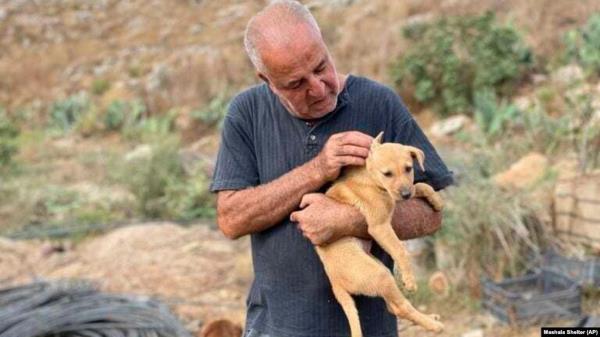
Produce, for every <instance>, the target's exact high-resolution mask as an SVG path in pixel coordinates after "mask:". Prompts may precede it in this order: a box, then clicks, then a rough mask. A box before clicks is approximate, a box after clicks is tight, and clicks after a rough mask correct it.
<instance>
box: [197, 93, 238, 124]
mask: <svg viewBox="0 0 600 337" xmlns="http://www.w3.org/2000/svg"><path fill="white" fill-rule="evenodd" d="M228 101H229V98H228V97H227V96H226V95H225V94H220V95H218V96H216V97H214V98H213V99H211V100H210V102H209V103H208V105H207V106H205V107H204V108H203V109H199V110H193V111H192V112H191V113H190V115H191V116H192V118H195V119H197V120H199V121H200V122H202V123H203V124H205V125H208V126H215V125H216V126H218V127H221V123H222V122H223V118H225V114H226V113H227V105H228Z"/></svg>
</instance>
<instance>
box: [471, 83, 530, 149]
mask: <svg viewBox="0 0 600 337" xmlns="http://www.w3.org/2000/svg"><path fill="white" fill-rule="evenodd" d="M473 104H474V117H475V122H476V123H477V125H478V127H479V129H480V130H481V131H482V132H483V135H484V136H485V137H486V139H487V140H493V139H494V138H495V137H497V136H499V135H500V133H501V132H502V131H504V130H505V128H506V126H507V125H508V124H509V123H510V122H511V121H513V120H514V119H515V118H516V117H517V116H518V115H519V114H520V112H519V110H518V109H517V107H516V106H515V105H512V104H507V103H506V102H505V101H502V102H500V103H498V99H497V97H496V94H495V93H494V92H493V91H491V90H481V91H478V92H476V93H475V98H474V102H473Z"/></svg>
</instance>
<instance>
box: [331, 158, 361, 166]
mask: <svg viewBox="0 0 600 337" xmlns="http://www.w3.org/2000/svg"><path fill="white" fill-rule="evenodd" d="M338 163H340V165H341V166H348V165H352V166H363V165H365V163H366V160H365V159H364V158H361V157H353V156H343V157H338Z"/></svg>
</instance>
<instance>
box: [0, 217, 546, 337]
mask: <svg viewBox="0 0 600 337" xmlns="http://www.w3.org/2000/svg"><path fill="white" fill-rule="evenodd" d="M35 278H43V279H58V278H84V279H88V280H94V281H96V282H98V284H99V285H100V286H101V288H102V289H103V290H105V291H110V292H117V293H129V294H140V295H151V296H156V297H158V298H159V299H161V300H162V301H164V302H165V303H167V304H169V305H170V306H171V308H172V309H173V311H174V312H175V313H176V314H177V315H178V316H179V318H180V319H181V320H182V321H183V322H184V323H185V324H186V326H187V328H188V329H189V330H191V331H197V330H198V329H199V328H200V327H201V326H202V324H203V323H204V322H207V321H209V320H212V319H217V318H228V319H230V320H232V321H234V322H237V323H240V324H241V323H243V320H244V302H245V297H246V292H247V290H248V287H249V285H250V282H251V280H252V266H251V261H250V252H249V240H248V239H241V240H237V241H230V240H227V239H226V238H225V237H224V236H223V235H222V234H221V233H219V232H218V231H217V230H215V229H212V228H211V226H209V225H206V224H196V225H192V226H188V227H181V226H178V225H175V224H172V223H147V224H140V225H135V226H129V227H123V228H120V229H117V230H114V231H112V232H109V233H107V234H104V235H101V236H96V237H92V238H88V239H86V240H83V241H81V242H77V243H75V244H73V243H70V242H45V241H39V240H31V241H12V240H8V239H5V238H0V286H1V287H5V286H8V285H15V284H22V283H27V282H30V281H32V280H33V279H35ZM420 309H422V310H424V311H427V312H437V313H439V314H441V315H442V320H443V321H444V322H445V324H446V331H445V332H444V333H443V334H442V335H443V336H466V335H465V333H472V334H473V335H472V336H473V337H476V336H490V337H503V336H507V337H508V336H525V337H533V336H538V335H539V327H530V328H511V327H507V326H504V325H503V324H501V323H500V322H498V321H497V320H495V319H494V318H493V317H492V316H490V315H489V314H487V313H484V312H479V313H472V312H465V311H464V310H458V312H457V311H456V310H451V308H450V309H442V310H443V311H442V312H439V310H440V308H427V307H421V308H420ZM436 309H438V310H436ZM399 330H400V331H401V334H400V335H401V336H403V337H404V336H406V337H416V336H422V337H428V336H434V335H433V334H429V333H426V332H423V330H422V329H420V328H418V327H415V326H406V325H404V323H403V322H400V323H399Z"/></svg>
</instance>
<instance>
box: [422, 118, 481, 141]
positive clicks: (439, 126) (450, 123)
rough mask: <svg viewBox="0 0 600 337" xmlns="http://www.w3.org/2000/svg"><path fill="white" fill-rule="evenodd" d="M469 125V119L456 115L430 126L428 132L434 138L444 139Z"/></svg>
mask: <svg viewBox="0 0 600 337" xmlns="http://www.w3.org/2000/svg"><path fill="white" fill-rule="evenodd" d="M469 123H471V119H470V118H469V117H467V116H465V115H456V116H452V117H449V118H446V119H444V120H441V121H439V122H436V123H435V124H433V125H432V126H431V128H430V129H429V132H430V134H431V135H432V136H434V137H438V138H439V137H444V136H448V135H451V134H453V133H456V132H457V131H459V130H461V129H462V128H463V127H465V126H466V125H467V124H469Z"/></svg>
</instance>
